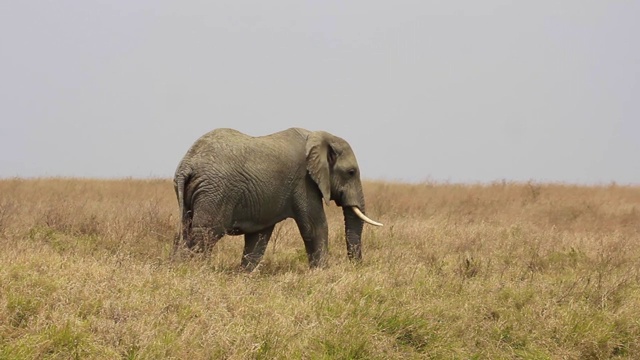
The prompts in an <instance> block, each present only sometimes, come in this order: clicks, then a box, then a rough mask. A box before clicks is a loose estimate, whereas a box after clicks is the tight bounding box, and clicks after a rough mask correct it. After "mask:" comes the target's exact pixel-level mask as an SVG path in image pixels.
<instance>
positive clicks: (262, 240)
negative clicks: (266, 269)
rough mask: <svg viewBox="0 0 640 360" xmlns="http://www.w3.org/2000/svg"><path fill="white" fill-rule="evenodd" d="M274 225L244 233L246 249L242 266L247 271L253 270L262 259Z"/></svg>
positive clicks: (243, 253)
mask: <svg viewBox="0 0 640 360" xmlns="http://www.w3.org/2000/svg"><path fill="white" fill-rule="evenodd" d="M274 227H275V225H273V226H271V227H269V228H266V229H264V230H262V231H259V232H255V233H251V234H245V235H244V251H243V252H242V261H241V263H240V266H242V268H244V269H245V270H246V271H253V269H255V268H256V266H258V264H259V263H260V260H262V256H263V255H264V252H265V250H266V249H267V244H269V239H270V238H271V233H272V232H273V228H274Z"/></svg>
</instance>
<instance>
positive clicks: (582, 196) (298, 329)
mask: <svg viewBox="0 0 640 360" xmlns="http://www.w3.org/2000/svg"><path fill="white" fill-rule="evenodd" d="M364 187H365V188H364V190H365V196H366V199H367V212H368V214H370V215H371V217H372V218H374V219H376V220H379V221H381V222H383V223H384V224H385V226H384V227H382V228H374V227H371V226H365V230H364V233H363V262H362V263H361V264H358V265H354V264H351V263H350V262H349V261H348V260H347V256H346V246H345V240H344V226H343V222H342V213H341V211H340V209H339V208H338V207H336V206H335V205H333V204H332V205H331V206H328V207H327V209H326V210H327V214H328V219H329V228H330V238H329V244H330V245H329V246H330V249H329V250H330V256H329V265H328V267H327V268H325V269H320V270H310V269H309V267H308V263H307V259H306V253H305V252H304V246H303V243H302V240H301V238H300V235H299V233H298V231H297V229H296V227H295V224H294V223H293V221H291V220H287V221H285V222H283V223H281V224H279V225H278V226H277V227H276V230H275V232H274V235H273V237H272V239H271V242H270V244H269V247H268V249H267V253H266V255H265V258H264V259H263V262H262V264H261V265H260V266H259V268H258V269H257V270H256V271H254V272H253V273H250V274H247V273H244V272H242V271H240V270H239V269H238V266H239V263H240V257H241V253H242V246H243V240H242V238H241V237H225V238H223V239H222V240H221V241H220V242H219V243H218V244H217V245H216V246H215V247H214V249H213V251H212V252H211V254H209V255H208V256H203V255H195V256H187V254H184V253H182V252H178V253H177V254H174V251H173V242H174V237H175V234H176V232H177V227H178V220H177V215H178V206H177V201H176V199H175V195H174V192H173V185H172V183H171V181H170V180H165V179H157V180H132V179H127V180H85V179H45V178H43V179H28V180H27V179H5V180H0V359H70V358H76V359H118V358H120V359H272V358H280V359H290V358H293V359H424V358H432V359H606V358H619V359H638V358H640V187H637V186H636V187H633V186H621V185H615V184H611V185H603V186H590V187H587V186H573V185H562V184H538V183H509V182H497V183H493V184H484V185H455V184H439V183H424V184H400V183H389V182H375V181H374V182H371V181H370V182H365V183H364Z"/></svg>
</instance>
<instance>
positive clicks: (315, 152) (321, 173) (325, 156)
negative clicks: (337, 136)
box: [306, 131, 337, 205]
mask: <svg viewBox="0 0 640 360" xmlns="http://www.w3.org/2000/svg"><path fill="white" fill-rule="evenodd" d="M330 137H331V135H330V134H329V133H326V132H324V131H315V132H312V133H311V134H309V137H308V138H307V149H306V152H307V154H306V155H307V170H308V171H309V175H311V178H312V179H313V181H315V182H316V184H318V187H319V188H320V192H321V193H322V197H323V198H324V201H325V202H326V203H327V205H328V204H329V201H331V170H330V168H331V166H333V165H334V164H335V161H336V156H337V155H336V152H335V151H334V149H333V148H332V147H331V144H330V143H329V139H330Z"/></svg>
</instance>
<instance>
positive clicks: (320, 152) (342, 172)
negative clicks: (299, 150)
mask: <svg viewBox="0 0 640 360" xmlns="http://www.w3.org/2000/svg"><path fill="white" fill-rule="evenodd" d="M306 156H307V170H308V172H309V175H310V176H311V178H312V179H313V181H315V183H316V184H317V185H318V188H319V189H320V192H321V193H322V197H323V198H324V200H325V202H326V203H327V204H329V202H330V201H331V200H333V201H335V203H336V204H337V205H338V206H341V207H342V211H343V214H344V222H345V235H346V241H347V254H348V256H349V258H350V259H352V260H360V259H361V258H362V252H361V236H362V227H363V222H366V223H369V224H371V225H376V226H382V224H381V223H379V222H376V221H373V220H371V219H369V218H368V217H367V216H366V215H365V214H364V212H365V203H364V193H363V191H362V183H361V181H360V169H359V167H358V162H357V160H356V156H355V154H354V153H353V150H351V146H349V143H347V142H346V141H345V140H344V139H342V138H339V137H337V136H335V135H332V134H329V133H327V132H324V131H316V132H313V133H311V134H309V136H308V138H307V143H306Z"/></svg>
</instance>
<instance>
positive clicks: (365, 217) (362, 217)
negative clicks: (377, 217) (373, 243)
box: [351, 206, 382, 226]
mask: <svg viewBox="0 0 640 360" xmlns="http://www.w3.org/2000/svg"><path fill="white" fill-rule="evenodd" d="M351 209H353V212H354V213H356V215H358V217H359V218H360V219H362V221H364V222H366V223H368V224H371V225H375V226H382V224H381V223H379V222H377V221H373V220H371V219H369V218H368V217H367V215H365V214H363V213H362V211H360V209H359V208H358V207H357V206H352V207H351Z"/></svg>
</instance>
